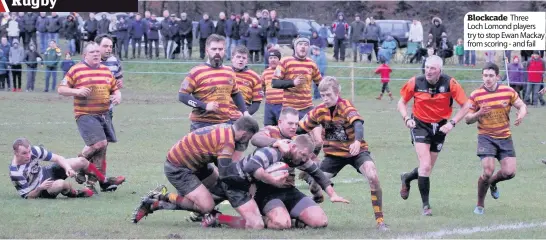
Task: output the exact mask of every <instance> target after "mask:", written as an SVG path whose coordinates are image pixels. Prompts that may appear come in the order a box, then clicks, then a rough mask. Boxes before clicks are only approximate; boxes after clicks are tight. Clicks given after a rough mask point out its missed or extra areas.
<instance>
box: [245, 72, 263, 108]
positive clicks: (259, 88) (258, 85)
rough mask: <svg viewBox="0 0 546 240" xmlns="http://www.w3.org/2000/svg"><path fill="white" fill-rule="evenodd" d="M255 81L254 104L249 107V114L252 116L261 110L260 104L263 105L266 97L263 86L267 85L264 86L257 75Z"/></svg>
mask: <svg viewBox="0 0 546 240" xmlns="http://www.w3.org/2000/svg"><path fill="white" fill-rule="evenodd" d="M254 81H255V84H254V88H253V89H252V104H251V105H250V107H248V113H250V115H254V113H256V112H257V111H258V109H260V104H261V103H262V100H263V95H264V90H263V85H265V84H262V83H263V82H262V80H261V79H260V77H259V76H257V75H256V76H255V77H254Z"/></svg>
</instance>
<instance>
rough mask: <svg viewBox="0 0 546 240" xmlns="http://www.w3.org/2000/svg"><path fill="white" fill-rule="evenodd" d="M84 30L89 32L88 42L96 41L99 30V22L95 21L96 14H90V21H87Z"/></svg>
mask: <svg viewBox="0 0 546 240" xmlns="http://www.w3.org/2000/svg"><path fill="white" fill-rule="evenodd" d="M83 29H85V31H86V32H87V41H94V40H95V38H96V37H97V30H98V29H99V21H97V19H95V13H89V19H88V20H87V21H85V24H84V25H83Z"/></svg>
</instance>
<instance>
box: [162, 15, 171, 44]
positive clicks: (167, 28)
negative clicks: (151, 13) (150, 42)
mask: <svg viewBox="0 0 546 240" xmlns="http://www.w3.org/2000/svg"><path fill="white" fill-rule="evenodd" d="M170 25H171V24H170V21H169V19H168V18H165V19H163V21H161V28H160V29H159V30H160V32H161V36H163V38H165V40H166V41H169V40H171V39H170V38H169V35H170V34H169V31H170ZM164 44H166V43H164Z"/></svg>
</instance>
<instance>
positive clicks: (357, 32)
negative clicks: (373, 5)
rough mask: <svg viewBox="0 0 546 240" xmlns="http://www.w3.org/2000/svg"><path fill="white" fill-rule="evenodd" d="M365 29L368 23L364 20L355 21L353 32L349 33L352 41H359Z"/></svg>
mask: <svg viewBox="0 0 546 240" xmlns="http://www.w3.org/2000/svg"><path fill="white" fill-rule="evenodd" d="M365 29H366V24H365V23H364V22H363V21H360V20H358V21H353V22H352V23H351V34H350V35H349V39H351V42H359V41H360V40H361V39H362V37H363V35H364V30H365Z"/></svg>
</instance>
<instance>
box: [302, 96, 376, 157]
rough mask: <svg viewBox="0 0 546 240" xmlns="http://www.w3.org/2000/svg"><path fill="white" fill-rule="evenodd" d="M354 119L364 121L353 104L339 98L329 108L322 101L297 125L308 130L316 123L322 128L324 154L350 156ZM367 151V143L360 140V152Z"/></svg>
mask: <svg viewBox="0 0 546 240" xmlns="http://www.w3.org/2000/svg"><path fill="white" fill-rule="evenodd" d="M356 121H361V122H364V118H362V116H360V114H359V113H358V111H357V110H356V108H355V107H354V106H353V104H352V103H351V102H350V101H349V100H346V99H342V98H339V99H338V102H337V104H336V106H335V107H332V108H329V107H327V106H326V104H324V103H322V104H320V105H318V106H316V107H315V108H314V109H313V110H311V111H310V112H309V113H308V114H307V115H306V116H305V117H304V118H303V119H302V120H300V122H299V127H300V128H301V130H303V131H305V132H310V131H311V130H313V129H314V128H315V127H317V126H318V125H322V127H323V128H324V130H323V133H322V135H323V136H322V138H323V139H324V144H323V149H324V154H325V155H331V156H337V157H351V154H350V150H349V146H350V145H351V144H352V143H353V142H354V141H355V138H356V134H355V127H354V123H355V122H356ZM364 151H368V143H366V141H364V140H361V141H360V152H364Z"/></svg>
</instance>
